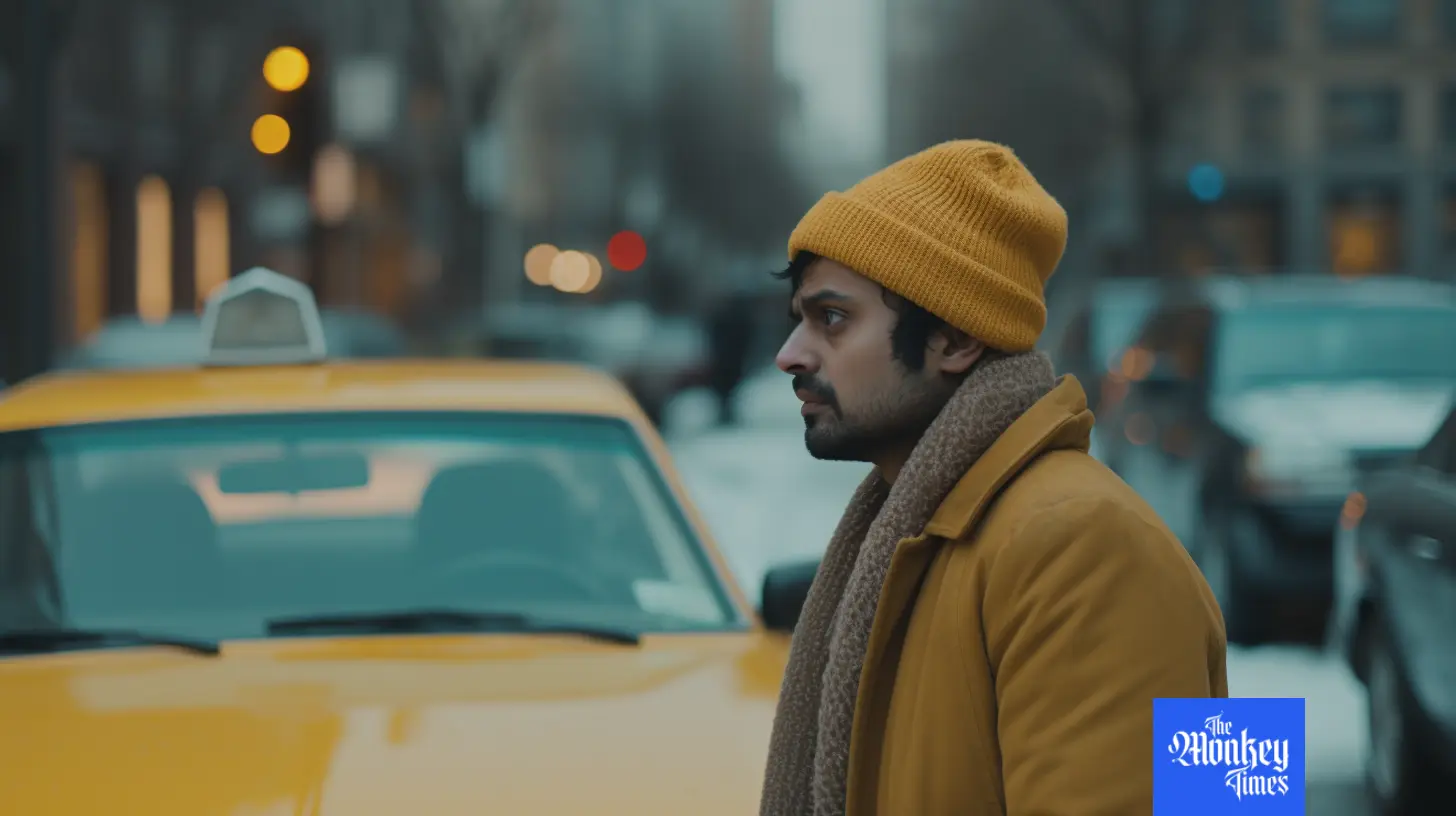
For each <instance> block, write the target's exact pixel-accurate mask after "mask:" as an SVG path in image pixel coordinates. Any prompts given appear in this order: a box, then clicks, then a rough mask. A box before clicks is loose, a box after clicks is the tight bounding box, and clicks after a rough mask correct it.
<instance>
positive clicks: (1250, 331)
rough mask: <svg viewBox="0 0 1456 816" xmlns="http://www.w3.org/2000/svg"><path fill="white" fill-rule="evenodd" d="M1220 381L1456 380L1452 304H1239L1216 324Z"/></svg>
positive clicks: (1223, 384) (1248, 385)
mask: <svg viewBox="0 0 1456 816" xmlns="http://www.w3.org/2000/svg"><path fill="white" fill-rule="evenodd" d="M1217 342H1218V352H1217V358H1218V363H1217V366H1218V374H1217V379H1218V383H1219V387H1220V388H1221V389H1222V390H1224V391H1227V392H1239V391H1244V390H1249V389H1256V388H1265V387H1282V386H1287V385H1293V384H1302V383H1324V382H1343V381H1354V380H1378V381H1381V382H1402V381H1406V382H1412V383H1415V382H1433V383H1449V382H1450V381H1451V380H1453V379H1456V355H1452V354H1451V353H1450V349H1452V348H1456V309H1452V308H1450V307H1447V306H1429V307H1426V306H1422V307H1385V306H1381V307H1374V306H1353V305H1352V306H1343V305H1341V306H1332V305H1319V304H1289V305H1279V306H1273V305H1270V306H1262V307H1255V308H1250V309H1242V310H1238V311H1235V312H1231V313H1230V314H1228V315H1227V316H1226V317H1225V319H1224V320H1223V321H1222V322H1221V326H1220V331H1219V337H1218V341H1217Z"/></svg>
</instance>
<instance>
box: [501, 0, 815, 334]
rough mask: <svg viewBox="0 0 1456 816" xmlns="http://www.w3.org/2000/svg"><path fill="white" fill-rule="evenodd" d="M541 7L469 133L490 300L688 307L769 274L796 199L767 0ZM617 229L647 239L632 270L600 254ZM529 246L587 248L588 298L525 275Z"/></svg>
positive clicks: (566, 1)
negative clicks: (591, 281)
mask: <svg viewBox="0 0 1456 816" xmlns="http://www.w3.org/2000/svg"><path fill="white" fill-rule="evenodd" d="M542 5H543V7H547V8H549V9H550V11H549V16H550V23H549V24H548V25H547V28H546V33H544V34H543V35H542V36H541V37H540V38H539V39H538V40H537V41H536V42H535V43H534V44H533V46H532V47H531V48H530V49H529V50H528V51H526V52H523V53H522V54H521V55H520V59H519V61H518V62H516V63H515V64H514V68H513V70H512V72H511V74H510V76H509V77H508V78H507V79H506V80H505V85H504V87H503V89H502V97H501V104H500V105H499V106H498V107H497V108H496V109H495V110H494V111H493V115H492V116H491V117H490V118H489V119H488V120H487V121H484V122H482V123H480V127H479V129H478V133H477V137H476V141H475V144H476V149H475V151H474V155H475V156H476V157H477V160H476V162H475V167H476V179H477V181H476V185H475V188H476V189H477V190H478V191H479V195H480V196H481V197H482V198H483V200H484V201H485V210H486V212H487V213H488V215H487V216H486V219H487V228H488V229H489V231H490V234H491V236H492V237H491V239H490V244H491V248H490V250H489V251H488V254H487V258H488V262H487V264H486V266H487V268H488V270H489V272H488V280H489V286H490V289H491V294H490V295H489V296H488V298H487V299H488V300H489V301H491V302H497V303H498V302H513V301H515V300H517V299H525V300H540V301H548V302H550V301H563V300H577V301H583V300H584V301H585V302H601V301H604V300H613V299H621V298H628V299H635V300H641V301H647V302H650V304H651V305H652V306H653V307H654V308H656V309H658V310H661V311H668V312H681V311H695V310H697V309H699V308H700V307H701V306H702V305H703V301H704V299H707V298H712V297H714V296H715V295H716V294H718V293H720V292H721V291H724V290H732V289H736V288H739V287H740V286H743V285H748V284H751V283H754V282H757V281H758V280H759V279H766V278H767V275H766V274H764V272H765V271H766V268H765V267H764V266H763V264H764V258H765V257H767V256H769V255H770V254H771V252H772V249H773V248H774V247H775V246H776V245H777V243H780V242H781V239H782V235H783V234H786V230H787V226H785V224H784V221H785V220H786V218H787V217H788V215H787V214H788V213H789V212H791V211H792V209H793V208H794V207H796V206H798V205H799V204H800V203H801V196H800V195H799V194H798V187H797V179H796V178H795V177H793V176H792V174H790V173H788V172H787V170H786V167H785V161H784V151H783V150H782V149H781V147H782V146H781V144H780V142H779V133H778V130H779V123H780V120H781V117H782V116H783V113H784V110H785V106H786V104H787V100H788V99H789V98H790V95H789V94H788V93H787V90H786V87H785V84H784V82H783V80H782V77H781V74H780V72H779V70H778V67H777V65H776V62H775V59H774V52H773V34H774V0H742V2H732V3H702V2H697V1H696V0H619V1H618V2H612V3H600V2H595V1H594V0H554V2H550V3H543V4H542ZM790 226H791V224H790ZM623 230H631V231H634V232H637V233H638V234H640V235H642V236H643V237H644V238H645V240H646V243H647V247H648V254H647V258H648V259H647V262H646V263H645V264H644V266H643V267H641V268H640V269H636V270H633V271H630V272H617V271H615V270H613V269H612V267H611V265H610V263H609V259H608V257H607V253H606V247H607V245H608V242H609V241H610V239H611V238H612V236H613V235H615V234H617V233H618V232H620V231H623ZM538 244H550V245H551V246H554V247H556V248H558V249H561V250H568V249H574V250H578V251H582V252H587V253H590V254H591V255H592V256H593V257H595V258H597V259H598V261H599V263H601V264H602V266H603V267H604V268H603V277H602V279H601V282H600V284H598V285H596V286H595V287H594V288H593V289H592V290H591V291H590V292H588V293H585V295H586V296H585V298H580V297H576V298H573V297H572V296H571V295H566V294H564V293H562V292H558V291H555V290H554V288H553V287H552V286H551V285H549V284H548V283H547V282H546V281H545V280H544V279H543V280H541V281H540V282H538V283H537V284H535V285H533V284H532V283H531V282H530V281H529V280H527V278H526V276H525V274H524V270H523V268H522V258H523V257H524V255H525V253H526V252H527V251H528V250H529V249H530V248H531V247H532V246H535V245H538Z"/></svg>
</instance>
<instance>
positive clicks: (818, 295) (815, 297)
mask: <svg viewBox="0 0 1456 816" xmlns="http://www.w3.org/2000/svg"><path fill="white" fill-rule="evenodd" d="M846 300H853V298H851V297H850V296H849V295H846V294H844V293H843V292H836V291H834V290H833V289H820V290H819V291H817V292H815V293H814V294H812V295H809V296H808V297H805V298H802V299H800V303H808V304H809V305H811V306H818V305H820V304H823V303H833V302H843V301H846Z"/></svg>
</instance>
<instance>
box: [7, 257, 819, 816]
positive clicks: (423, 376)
mask: <svg viewBox="0 0 1456 816" xmlns="http://www.w3.org/2000/svg"><path fill="white" fill-rule="evenodd" d="M203 324H204V336H205V338H206V342H207V344H208V348H207V349H206V352H207V353H206V360H207V363H206V364H205V365H201V366H197V367H191V368H178V369H173V370H152V371H131V372H125V371H121V372H117V371H112V372H102V373H96V372H93V373H57V374H50V375H47V376H44V377H41V378H37V379H35V380H32V381H30V382H27V383H21V384H18V385H16V386H14V387H12V388H11V389H9V390H7V391H6V392H4V394H3V395H0V799H3V806H0V812H4V813H7V814H8V813H13V814H17V816H18V815H19V814H24V815H25V816H51V815H52V814H54V815H55V816H83V815H84V816H100V815H101V814H106V816H120V815H121V814H147V815H148V816H165V814H178V816H181V815H182V814H187V816H202V814H217V816H263V815H264V814H280V815H281V814H351V815H353V816H366V815H367V814H430V815H431V816H436V815H439V816H445V815H446V814H461V815H462V816H464V815H465V814H469V816H479V814H485V813H492V814H507V813H521V814H572V815H573V816H576V815H577V814H631V815H632V816H650V815H651V814H671V815H672V816H685V815H686V814H695V816H696V815H700V814H715V813H722V814H743V813H750V812H756V809H757V806H758V797H759V792H760V788H761V784H762V776H763V763H764V758H765V755H766V752H767V747H768V734H769V730H770V726H771V720H772V715H773V708H774V702H775V698H776V696H777V693H778V689H779V682H780V677H781V674H782V671H783V665H784V661H785V658H786V655H787V645H788V642H787V634H785V631H786V630H788V629H789V628H791V626H792V623H793V619H794V618H795V617H796V616H797V608H798V604H799V603H801V602H802V596H803V593H804V592H805V591H806V589H807V583H808V580H809V578H810V577H811V576H812V572H811V571H808V572H805V571H800V572H798V573H792V572H791V573H777V574H776V577H775V578H774V579H773V581H775V582H776V583H773V585H772V586H769V594H768V597H767V598H766V604H768V605H770V606H771V607H772V610H773V611H772V612H769V613H766V614H764V615H761V614H760V613H759V612H758V611H757V610H755V609H754V607H753V606H752V605H751V604H750V603H749V601H748V600H747V599H746V598H745V594H744V592H743V591H742V590H741V589H740V587H739V586H737V585H736V584H735V582H734V579H733V577H732V575H731V573H730V572H729V570H728V569H727V568H726V566H725V562H724V560H723V559H722V558H721V557H720V554H719V553H718V552H717V550H716V549H715V547H714V544H713V541H712V537H711V536H710V534H709V531H708V530H707V529H706V528H705V526H704V523H703V521H702V519H701V518H700V517H699V515H698V513H697V512H696V511H695V510H694V508H693V506H692V503H691V502H690V501H689V499H688V496H687V494H686V492H685V490H684V488H683V485H682V483H681V482H680V481H679V479H678V477H677V475H676V473H675V472H674V468H673V465H672V462H671V460H670V459H669V456H668V453H667V449H666V447H665V445H664V444H663V441H662V439H661V438H660V437H659V435H658V434H657V433H656V431H655V430H654V429H653V427H652V425H651V424H650V423H649V422H648V421H647V419H646V418H645V416H644V415H643V414H642V412H641V410H640V409H639V408H638V406H637V405H636V404H635V403H634V402H633V401H632V399H631V398H630V397H629V396H628V395H627V393H626V392H625V390H624V389H623V388H622V387H621V386H620V385H619V384H618V383H616V382H615V381H613V380H612V379H610V378H608V377H607V376H605V375H601V374H597V373H594V372H592V371H589V370H586V369H579V368H575V367H568V366H559V365H548V364H524V363H503V362H484V361H470V362H429V361H413V362H399V361H389V362H336V361H331V360H329V359H327V355H326V349H325V348H324V347H323V340H322V336H323V335H322V332H321V329H320V325H319V320H318V310H317V307H316V304H315V303H314V301H313V298H312V295H311V294H310V293H309V291H308V289H307V288H306V287H303V286H302V285H300V284H298V283H296V282H294V281H292V280H290V279H287V278H284V277H282V276H280V275H277V274H275V273H272V272H270V271H268V270H263V269H257V270H252V271H249V272H248V273H245V274H243V275H241V276H239V277H237V278H234V279H233V281H232V282H231V283H230V284H229V285H228V287H226V289H225V290H224V291H222V292H221V293H219V294H218V295H216V296H214V298H213V299H212V300H211V301H210V302H209V303H208V304H207V307H206V310H205V312H204V319H203ZM785 576H788V577H787V578H785ZM765 617H767V620H768V622H767V623H766V622H765Z"/></svg>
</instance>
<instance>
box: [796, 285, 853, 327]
mask: <svg viewBox="0 0 1456 816" xmlns="http://www.w3.org/2000/svg"><path fill="white" fill-rule="evenodd" d="M853 299H854V298H851V297H850V296H849V295H846V294H844V293H843V292H837V291H835V290H833V289H820V290H819V291H817V292H815V293H814V294H812V295H804V296H802V297H800V296H796V297H794V298H793V299H792V300H790V301H789V319H791V320H798V319H799V310H800V309H802V308H803V307H804V305H805V304H807V305H809V306H822V305H824V304H826V303H843V302H846V301H851V300H853Z"/></svg>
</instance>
